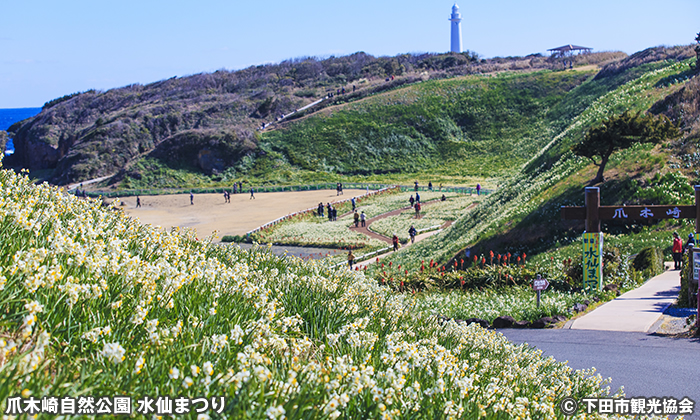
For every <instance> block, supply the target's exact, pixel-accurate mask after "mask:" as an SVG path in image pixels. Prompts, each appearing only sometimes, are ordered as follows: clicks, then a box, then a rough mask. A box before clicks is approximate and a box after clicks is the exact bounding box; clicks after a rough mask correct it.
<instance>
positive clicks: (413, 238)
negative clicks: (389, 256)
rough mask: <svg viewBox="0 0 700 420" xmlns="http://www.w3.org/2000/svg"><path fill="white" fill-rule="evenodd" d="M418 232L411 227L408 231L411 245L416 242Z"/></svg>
mask: <svg viewBox="0 0 700 420" xmlns="http://www.w3.org/2000/svg"><path fill="white" fill-rule="evenodd" d="M417 233H418V231H416V228H415V227H413V225H411V227H410V228H409V229H408V236H410V237H411V243H414V242H415V241H416V234H417Z"/></svg>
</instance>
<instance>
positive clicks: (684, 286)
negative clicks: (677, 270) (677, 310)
mask: <svg viewBox="0 0 700 420" xmlns="http://www.w3.org/2000/svg"><path fill="white" fill-rule="evenodd" d="M688 276H690V261H689V253H687V252H686V253H685V254H683V266H682V268H681V290H680V291H679V292H678V301H676V305H678V306H679V307H681V308H693V307H695V302H689V301H688Z"/></svg>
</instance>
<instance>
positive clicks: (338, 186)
mask: <svg viewBox="0 0 700 420" xmlns="http://www.w3.org/2000/svg"><path fill="white" fill-rule="evenodd" d="M335 192H336V194H335V196H336V197H337V196H339V195H343V184H341V183H340V182H339V183H338V184H336V186H335ZM353 200H354V198H353Z"/></svg>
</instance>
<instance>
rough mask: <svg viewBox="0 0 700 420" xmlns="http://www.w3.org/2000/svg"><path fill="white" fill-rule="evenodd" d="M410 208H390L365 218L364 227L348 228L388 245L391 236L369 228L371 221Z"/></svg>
mask: <svg viewBox="0 0 700 420" xmlns="http://www.w3.org/2000/svg"><path fill="white" fill-rule="evenodd" d="M439 202H440V200H431V201H426V202H425V203H421V206H427V205H429V204H434V203H439ZM411 209H412V207H410V206H409V207H402V208H400V209H396V210H392V211H390V212H388V213H383V214H380V215H379V216H374V217H372V218H371V219H367V220H366V221H365V227H362V226H358V227H355V226H350V230H352V231H355V232H358V233H362V234H364V235H367V236H369V237H371V238H374V239H379V240H380V241H384V242H386V243H388V244H389V245H391V238H389V237H388V236H384V235H381V234H379V233H376V232H373V231H371V230H369V227H370V225H371V224H372V223H374V222H376V221H377V220H380V219H386V218H387V217H389V216H397V215H399V214H401V213H403V212H405V211H407V210H411ZM450 223H451V222H450Z"/></svg>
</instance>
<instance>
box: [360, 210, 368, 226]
mask: <svg viewBox="0 0 700 420" xmlns="http://www.w3.org/2000/svg"><path fill="white" fill-rule="evenodd" d="M365 219H367V215H365V212H364V211H363V212H362V214H361V215H360V223H362V227H365Z"/></svg>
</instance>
